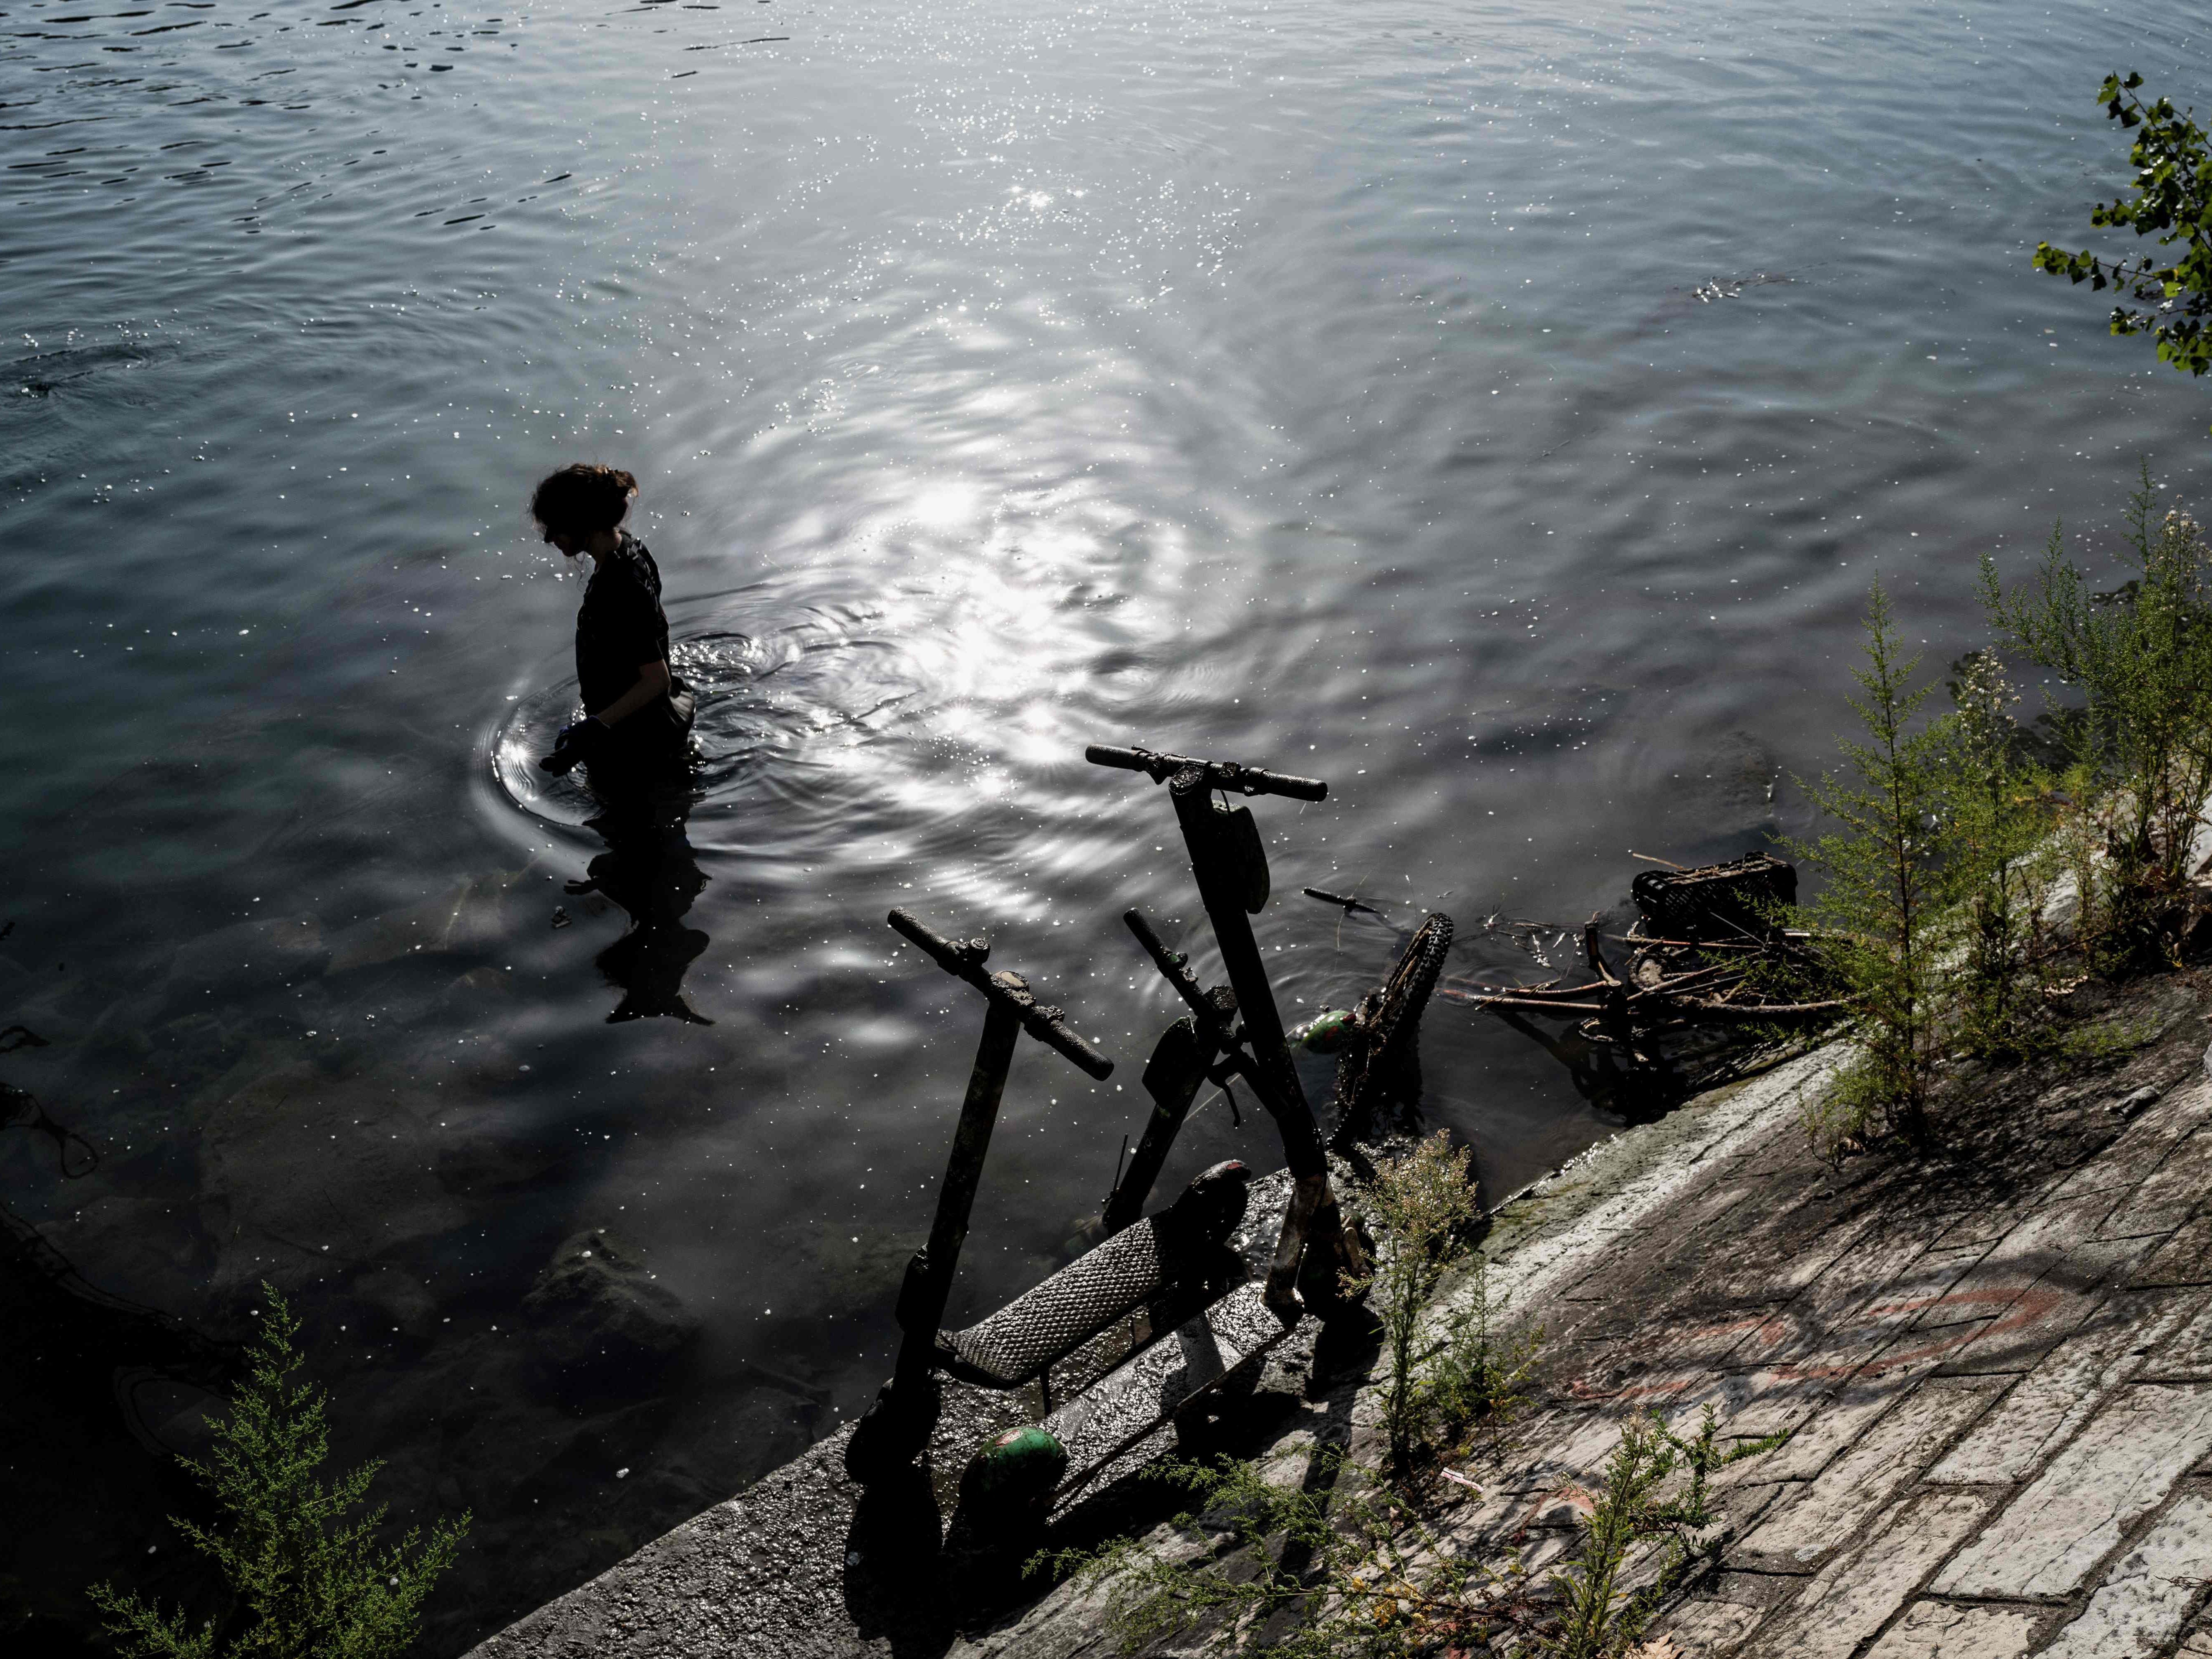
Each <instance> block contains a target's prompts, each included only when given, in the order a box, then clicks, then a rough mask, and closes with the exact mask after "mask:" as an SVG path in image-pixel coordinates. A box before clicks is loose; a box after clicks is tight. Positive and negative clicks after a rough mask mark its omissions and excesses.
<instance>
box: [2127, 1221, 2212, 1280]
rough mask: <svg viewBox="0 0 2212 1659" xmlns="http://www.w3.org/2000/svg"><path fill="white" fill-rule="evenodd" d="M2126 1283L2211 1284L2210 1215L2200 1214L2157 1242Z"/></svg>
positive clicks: (2211, 1229)
mask: <svg viewBox="0 0 2212 1659" xmlns="http://www.w3.org/2000/svg"><path fill="white" fill-rule="evenodd" d="M2128 1283H2129V1285H2130V1288H2132V1289H2136V1290H2148V1289H2153V1288H2156V1287H2159V1286H2162V1285H2212V1215H2201V1216H2199V1217H2197V1219H2196V1220H2194V1221H2192V1222H2191V1223H2190V1224H2189V1225H2187V1226H2185V1227H2184V1228H2183V1229H2182V1230H2181V1231H2179V1232H2178V1233H2176V1234H2174V1236H2173V1237H2171V1238H2169V1239H2167V1240H2166V1243H2163V1244H2161V1245H2160V1246H2159V1247H2158V1249H2156V1250H2155V1251H2154V1252H2153V1253H2152V1255H2151V1256H2150V1258H2149V1260H2148V1261H2145V1262H2144V1263H2143V1264H2142V1266H2141V1267H2137V1268H2136V1271H2135V1276H2134V1277H2133V1278H2132V1279H2130V1280H2129V1281H2128Z"/></svg>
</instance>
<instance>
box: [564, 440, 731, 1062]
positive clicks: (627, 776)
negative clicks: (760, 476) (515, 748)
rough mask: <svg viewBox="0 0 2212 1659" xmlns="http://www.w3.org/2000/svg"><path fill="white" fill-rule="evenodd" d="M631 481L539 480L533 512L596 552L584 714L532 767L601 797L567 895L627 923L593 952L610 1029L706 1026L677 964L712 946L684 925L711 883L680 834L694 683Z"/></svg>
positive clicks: (583, 617)
mask: <svg viewBox="0 0 2212 1659" xmlns="http://www.w3.org/2000/svg"><path fill="white" fill-rule="evenodd" d="M636 494H637V480H636V479H635V478H633V477H630V475H629V473H627V472H624V471H620V470H618V469H617V468H615V467H611V466H586V465H574V466H564V467H562V469H561V470H560V471H558V472H556V473H554V474H552V475H551V476H550V477H548V478H546V479H545V480H544V482H543V483H540V484H539V485H538V489H537V490H536V491H535V492H534V493H533V494H532V496H531V498H530V513H531V516H532V518H534V519H535V520H538V526H539V527H540V528H541V529H542V530H543V532H544V537H545V539H546V540H547V541H549V542H550V543H551V544H553V545H554V546H555V547H557V548H558V549H560V550H561V551H562V554H564V555H565V556H568V557H569V558H571V559H574V558H578V557H580V556H584V555H586V554H588V555H590V556H591V560H592V580H591V582H590V585H589V586H586V588H585V589H584V602H583V604H582V605H580V607H578V609H577V611H576V684H577V690H578V695H579V696H580V697H581V698H582V700H583V704H584V718H583V719H581V720H576V721H574V722H573V723H571V724H569V725H568V726H562V728H561V735H560V736H559V737H558V738H556V739H555V740H554V744H553V752H552V753H551V754H550V755H548V756H546V757H544V759H542V760H540V761H539V762H538V765H539V766H541V767H542V768H544V769H545V770H546V771H548V772H550V773H553V774H555V775H561V774H563V773H567V772H569V771H572V770H574V768H575V767H576V766H578V765H579V764H581V766H582V767H583V769H584V776H585V778H586V780H587V781H589V783H590V784H591V787H592V794H593V795H594V796H596V797H597V798H598V799H599V815H598V816H597V817H594V818H592V820H591V821H590V823H591V827H592V829H596V830H597V831H599V836H600V838H601V839H603V840H604V841H605V842H606V844H607V850H606V851H605V852H604V853H602V854H599V857H597V858H595V859H593V860H592V864H591V869H590V871H589V872H587V873H586V877H585V878H584V879H583V880H581V881H572V882H570V883H568V888H567V890H568V892H569V893H570V894H571V895H572V896H573V895H580V894H585V893H591V892H599V893H604V894H605V896H607V897H609V898H611V899H612V900H613V901H614V902H616V903H617V904H619V905H620V906H622V908H623V909H624V910H626V911H628V912H629V917H630V921H631V927H630V930H629V932H628V933H624V934H623V937H622V938H620V939H617V940H616V941H615V942H614V943H613V944H612V945H609V946H607V948H606V949H605V950H604V951H600V952H599V970H600V971H601V972H602V973H604V974H605V975H606V976H607V978H608V979H609V980H610V981H612V982H613V983H614V984H616V985H617V986H619V987H621V988H622V991H623V1000H622V1002H621V1005H620V1006H618V1007H617V1008H616V1010H615V1011H614V1012H612V1013H611V1014H609V1015H608V1016H607V1018H608V1020H609V1022H610V1023H618V1022H621V1021H623V1020H632V1019H641V1018H647V1017H649V1016H653V1015H660V1016H665V1017H670V1018H677V1019H681V1020H684V1021H686V1022H689V1023H691V1024H701V1025H711V1024H714V1022H713V1021H712V1020H710V1019H708V1018H706V1017H705V1016H703V1015H702V1014H700V1013H698V1012H696V1011H694V1010H693V1008H692V1007H691V1006H690V1003H689V1002H687V1001H686V1000H684V971H685V969H688V968H689V967H690V964H691V963H692V962H693V961H694V960H695V959H696V957H698V956H699V954H700V952H701V951H704V950H705V949H706V948H707V945H708V943H709V940H708V938H707V935H706V934H705V933H701V932H700V931H699V930H698V929H696V928H695V927H688V926H686V925H685V920H684V918H685V913H686V912H688V911H689V910H690V908H691V902H692V901H693V900H694V899H696V897H697V896H699V893H700V890H702V888H704V887H705V886H706V884H707V878H706V877H705V876H704V875H703V874H702V873H701V872H700V869H699V865H698V860H697V859H696V857H695V856H694V855H693V854H692V850H691V844H690V840H689V839H688V838H687V837H686V836H685V834H684V823H685V820H686V819H687V818H688V817H690V811H691V787H690V784H691V779H690V763H691V720H692V715H693V713H694V699H693V696H692V693H691V688H690V686H688V685H686V684H684V682H683V681H682V680H681V679H679V678H677V676H676V675H675V674H674V673H673V672H672V671H671V670H670V667H669V663H668V618H667V617H666V616H665V614H664V613H663V612H662V611H661V608H660V571H659V568H658V567H657V566H655V565H654V563H653V555H652V554H650V553H648V552H647V551H646V549H645V544H644V543H642V542H641V541H639V540H638V539H637V538H635V537H634V536H632V535H631V534H630V533H629V532H628V531H626V530H624V529H623V527H622V520H623V516H624V515H625V514H626V513H628V512H629V504H630V501H631V498H632V497H634V496H635V495H636Z"/></svg>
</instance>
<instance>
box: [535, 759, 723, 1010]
mask: <svg viewBox="0 0 2212 1659" xmlns="http://www.w3.org/2000/svg"><path fill="white" fill-rule="evenodd" d="M602 804H603V805H604V807H605V810H604V811H601V812H600V814H599V817H595V818H593V819H592V821H591V827H592V829H596V830H598V831H599V838H600V839H601V840H603V841H605V842H606V844H607V850H606V851H605V852H604V853H602V854H599V856H598V857H597V858H595V859H593V860H592V863H591V868H590V870H589V872H587V874H586V878H585V879H584V880H582V881H572V882H570V883H569V884H568V890H569V891H570V892H571V893H588V892H592V891H598V892H601V893H604V894H605V895H606V896H608V897H609V898H611V899H612V900H613V901H614V902H616V903H617V904H619V905H620V906H622V908H623V909H625V910H627V911H628V912H629V919H630V929H629V932H628V933H624V934H623V936H622V937H621V938H620V939H617V940H616V941H615V942H614V943H613V944H612V945H609V946H607V948H606V949H605V950H604V951H600V952H599V971H600V972H601V973H603V974H605V975H606V976H607V978H608V980H609V981H611V983H613V984H615V985H617V986H618V987H621V989H622V993H623V999H622V1001H621V1003H620V1004H619V1005H618V1006H617V1007H616V1009H615V1011H614V1012H612V1013H611V1014H609V1015H608V1016H607V1023H608V1024H618V1023H619V1022H621V1021H623V1020H627V1019H645V1018H649V1017H651V1016H653V1015H656V1014H665V1015H667V1016H668V1017H670V1018H674V1019H680V1020H684V1021H685V1022H686V1023H688V1024H693V1025H711V1024H714V1021H712V1020H710V1019H708V1018H706V1016H704V1015H703V1014H701V1013H699V1012H696V1011H695V1010H694V1009H693V1008H692V1006H691V1005H690V1003H688V1002H686V1001H684V971H685V970H686V969H689V968H690V965H691V964H692V963H693V962H694V961H696V959H697V958H698V956H699V953H700V952H701V951H704V950H705V949H706V948H707V945H708V938H707V935H706V934H704V933H702V932H700V931H699V929H697V928H696V927H685V926H684V915H685V914H686V913H687V912H689V911H690V908H691V901H692V900H694V899H696V898H697V897H698V896H699V893H700V890H701V889H702V888H703V887H705V886H706V884H707V878H706V876H705V875H704V874H703V873H702V872H701V870H700V868H699V860H698V859H697V857H696V855H695V854H693V852H692V850H691V842H690V837H689V836H686V835H685V834H684V821H685V820H686V819H687V818H689V817H690V815H691V793H690V790H689V788H684V789H682V790H670V791H660V792H657V793H648V794H646V795H642V796H638V797H633V798H630V799H624V800H617V801H608V800H605V798H604V797H603V798H602Z"/></svg>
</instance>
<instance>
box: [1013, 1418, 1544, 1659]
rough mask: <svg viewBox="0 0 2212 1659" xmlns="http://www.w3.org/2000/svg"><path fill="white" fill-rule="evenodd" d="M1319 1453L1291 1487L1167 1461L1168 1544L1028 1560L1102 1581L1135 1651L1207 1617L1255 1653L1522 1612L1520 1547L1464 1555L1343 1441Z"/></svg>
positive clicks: (1483, 1631)
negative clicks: (1471, 1557)
mask: <svg viewBox="0 0 2212 1659" xmlns="http://www.w3.org/2000/svg"><path fill="white" fill-rule="evenodd" d="M1150 1478H1151V1479H1152V1480H1158V1481H1163V1482H1165V1483H1168V1484H1169V1485H1170V1486H1176V1487H1179V1488H1181V1489H1182V1490H1183V1491H1184V1492H1188V1493H1189V1494H1190V1497H1191V1500H1192V1503H1193V1505H1194V1507H1193V1508H1192V1509H1191V1510H1186V1511H1185V1512H1184V1513H1182V1514H1180V1515H1178V1516H1176V1517H1175V1518H1174V1519H1173V1520H1172V1521H1170V1522H1169V1523H1168V1533H1169V1539H1170V1541H1169V1542H1168V1543H1167V1544H1166V1545H1164V1546H1163V1545H1160V1544H1157V1543H1155V1542H1153V1541H1151V1540H1148V1539H1121V1540H1119V1541H1115V1542H1114V1543H1111V1544H1109V1545H1107V1546H1105V1547H1103V1548H1101V1549H1098V1550H1095V1551H1089V1552H1085V1551H1078V1550H1065V1551H1060V1552H1057V1553H1047V1554H1040V1555H1038V1556H1036V1557H1034V1558H1033V1559H1031V1560H1030V1564H1029V1567H1030V1571H1031V1572H1032V1573H1035V1572H1039V1571H1054V1572H1057V1573H1065V1574H1069V1575H1072V1576H1073V1577H1074V1578H1075V1579H1076V1580H1077V1581H1078V1582H1079V1583H1083V1584H1085V1585H1087V1586H1091V1587H1093V1588H1096V1589H1102V1590H1103V1591H1104V1593H1105V1595H1106V1600H1107V1608H1106V1620H1105V1622H1106V1625H1107V1627H1108V1630H1109V1633H1110V1634H1111V1635H1113V1636H1114V1638H1115V1640H1116V1643H1117V1645H1118V1646H1119V1647H1120V1649H1121V1651H1122V1652H1124V1653H1132V1654H1133V1653H1137V1652H1140V1651H1149V1650H1155V1649H1156V1647H1157V1644H1160V1643H1162V1642H1164V1641H1168V1640H1172V1639H1174V1638H1179V1637H1185V1636H1188V1635H1190V1634H1191V1633H1192V1632H1196V1631H1199V1630H1200V1629H1201V1628H1207V1627H1210V1628H1212V1629H1214V1630H1218V1631H1231V1630H1233V1631H1236V1632H1240V1634H1241V1637H1242V1640H1241V1641H1240V1642H1238V1643H1237V1644H1234V1645H1235V1650H1237V1651H1240V1652H1247V1653H1250V1654H1252V1655H1254V1656H1255V1659H1417V1656H1430V1655H1435V1654H1439V1653H1445V1652H1449V1651H1452V1650H1455V1649H1458V1650H1462V1651H1473V1650H1476V1649H1478V1648H1479V1647H1480V1646H1481V1645H1482V1644H1483V1643H1484V1641H1485V1640H1486V1635H1487V1632H1489V1631H1490V1630H1492V1628H1493V1627H1508V1626H1513V1625H1516V1624H1525V1623H1527V1622H1528V1608H1527V1607H1526V1605H1525V1591H1526V1589H1527V1586H1528V1575H1527V1574H1526V1573H1525V1572H1524V1571H1522V1570H1521V1568H1520V1565H1519V1563H1518V1561H1517V1559H1512V1558H1509V1559H1506V1560H1505V1561H1504V1562H1503V1563H1500V1564H1491V1563H1485V1562H1477V1561H1468V1560H1463V1559H1461V1558H1460V1557H1459V1555H1458V1554H1457V1553H1455V1551H1454V1550H1453V1549H1452V1548H1451V1547H1450V1546H1449V1543H1448V1542H1447V1541H1445V1540H1444V1539H1443V1538H1442V1537H1441V1536H1439V1535H1438V1534H1437V1532H1436V1531H1435V1530H1434V1529H1433V1528H1431V1526H1430V1525H1429V1524H1428V1522H1426V1521H1425V1519H1424V1518H1423V1516H1422V1515H1421V1513H1420V1511H1419V1510H1418V1509H1417V1508H1416V1506H1415V1505H1414V1504H1413V1502H1412V1501H1411V1500H1409V1499H1408V1498H1406V1497H1405V1496H1404V1495H1402V1494H1401V1493H1399V1492H1395V1491H1393V1490H1392V1489H1391V1488H1390V1487H1389V1486H1383V1485H1376V1484H1370V1482H1369V1481H1368V1480H1366V1479H1365V1478H1364V1476H1363V1474H1361V1472H1360V1471H1359V1470H1358V1469H1357V1468H1354V1467H1353V1466H1352V1463H1351V1462H1350V1461H1349V1460H1348V1459H1346V1457H1345V1455H1344V1454H1343V1453H1342V1452H1340V1451H1338V1450H1334V1449H1329V1450H1324V1451H1321V1452H1318V1453H1316V1462H1315V1465H1314V1467H1313V1468H1312V1469H1311V1470H1310V1472H1309V1475H1308V1478H1307V1479H1306V1480H1304V1481H1303V1482H1301V1483H1300V1484H1297V1485H1295V1486H1285V1485H1281V1484H1278V1483H1277V1482H1275V1481H1272V1480H1268V1479H1267V1474H1266V1472H1265V1471H1264V1470H1262V1469H1261V1468H1259V1466H1257V1465H1256V1464H1252V1463H1243V1462H1231V1461H1227V1460H1224V1461H1222V1462H1217V1463H1212V1464H1194V1463H1169V1464H1165V1465H1163V1466H1161V1467H1160V1468H1157V1469H1156V1470H1154V1471H1153V1472H1152V1474H1151V1476H1150ZM1285 1626H1288V1628H1287V1630H1285V1629H1284V1627H1285ZM1277 1630H1284V1633H1283V1634H1281V1635H1279V1636H1275V1637H1272V1638H1271V1637H1270V1636H1269V1635H1268V1634H1267V1632H1271V1631H1277Z"/></svg>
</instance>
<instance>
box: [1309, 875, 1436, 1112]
mask: <svg viewBox="0 0 2212 1659" xmlns="http://www.w3.org/2000/svg"><path fill="white" fill-rule="evenodd" d="M1451 943H1452V919H1451V918H1450V917H1449V916H1448V915H1444V914H1443V912H1442V911H1437V912H1435V913H1434V914H1432V915H1430V916H1429V917H1428V918H1427V920H1425V921H1423V922H1422V923H1421V925H1420V927H1419V928H1417V929H1416V930H1415V931H1414V933H1413V939H1411V940H1409V941H1408V942H1407V945H1406V948H1405V951H1403V952H1402V953H1401V955H1400V957H1399V958H1398V965H1397V966H1396V967H1395V968H1394V969H1392V970H1391V973H1390V977H1389V979H1387V980H1385V981H1383V983H1382V984H1380V985H1378V986H1376V987H1375V988H1374V989H1373V990H1370V991H1369V992H1367V993H1366V994H1364V996H1362V997H1361V998H1360V999H1359V1005H1358V1007H1356V1008H1355V1009H1353V1010H1352V1017H1351V1019H1350V1020H1349V1021H1348V1022H1347V1024H1348V1030H1346V1034H1345V1040H1344V1052H1343V1054H1342V1055H1341V1056H1340V1058H1339V1059H1338V1060H1337V1062H1336V1097H1335V1102H1334V1104H1335V1110H1336V1130H1335V1133H1334V1134H1333V1135H1331V1136H1330V1138H1329V1144H1330V1145H1331V1146H1334V1147H1338V1148H1340V1149H1341V1148H1343V1147H1345V1146H1349V1145H1350V1144H1351V1143H1352V1141H1354V1140H1357V1139H1361V1138H1363V1137H1364V1135H1365V1134H1366V1133H1368V1131H1369V1129H1370V1126H1371V1125H1372V1123H1373V1121H1374V1120H1375V1117H1376V1114H1377V1113H1378V1112H1379V1111H1381V1109H1383V1107H1385V1106H1389V1105H1398V1106H1402V1107H1406V1108H1408V1109H1410V1108H1412V1107H1414V1106H1417V1105H1419V1103H1420V1098H1421V1049H1420V1038H1421V1016H1422V1014H1423V1013H1424V1012H1425V1011H1426V1010H1427V1008H1428V1006H1429V998H1430V996H1431V994H1432V993H1433V992H1434V991H1435V990H1436V987H1437V981H1438V980H1439V979H1440V978H1442V977H1443V970H1444V958H1445V957H1448V956H1449V955H1450V954H1451Z"/></svg>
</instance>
